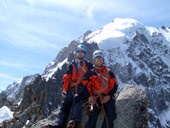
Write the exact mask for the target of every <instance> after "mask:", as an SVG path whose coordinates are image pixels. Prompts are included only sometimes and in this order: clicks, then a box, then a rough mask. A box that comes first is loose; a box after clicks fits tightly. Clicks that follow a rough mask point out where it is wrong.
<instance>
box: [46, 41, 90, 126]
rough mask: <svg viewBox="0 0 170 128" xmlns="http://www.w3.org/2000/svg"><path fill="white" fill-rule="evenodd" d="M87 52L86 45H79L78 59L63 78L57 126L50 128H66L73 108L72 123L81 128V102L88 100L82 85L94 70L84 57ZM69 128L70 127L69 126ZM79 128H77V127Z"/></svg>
mask: <svg viewBox="0 0 170 128" xmlns="http://www.w3.org/2000/svg"><path fill="white" fill-rule="evenodd" d="M86 52H87V50H86V47H85V46H84V45H82V44H81V45H78V46H77V47H76V49H75V51H74V54H75V57H76V59H75V60H73V61H72V63H71V64H70V65H69V67H68V70H67V72H66V73H65V74H64V76H63V91H62V92H63V95H65V98H64V99H63V103H62V106H61V109H60V113H59V115H58V121H57V124H58V125H57V126H51V125H49V126H48V128H65V127H66V123H67V118H68V115H69V111H70V109H71V107H72V116H71V121H75V122H74V123H75V125H79V126H80V120H81V105H82V104H81V103H82V102H81V101H82V100H83V99H88V97H89V92H88V89H87V88H86V87H85V86H84V85H83V84H82V81H83V79H84V77H85V74H86V72H87V71H88V70H90V69H92V68H93V64H92V63H90V62H89V61H87V60H86V59H85V58H84V57H85V54H86ZM67 127H69V126H67ZM76 127H77V126H76Z"/></svg>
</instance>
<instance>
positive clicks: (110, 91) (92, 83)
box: [84, 50, 118, 128]
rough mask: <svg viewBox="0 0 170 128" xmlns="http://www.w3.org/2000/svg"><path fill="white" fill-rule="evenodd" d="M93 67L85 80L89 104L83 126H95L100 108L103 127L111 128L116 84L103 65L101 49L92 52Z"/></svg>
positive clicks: (111, 74)
mask: <svg viewBox="0 0 170 128" xmlns="http://www.w3.org/2000/svg"><path fill="white" fill-rule="evenodd" d="M93 62H94V69H92V70H90V71H88V72H87V74H86V77H85V81H84V83H86V85H87V88H88V91H89V93H90V97H89V98H88V102H89V103H90V105H91V110H90V113H89V119H88V122H87V123H86V127H85V128H95V127H96V122H97V118H98V115H99V113H100V111H101V110H103V111H104V113H105V120H104V123H103V126H104V127H107V128H113V120H114V119H115V118H116V112H115V100H114V94H115V93H116V91H117V88H118V84H117V81H116V78H115V75H114V74H113V72H112V71H111V70H110V69H108V68H107V66H105V65H104V54H103V52H102V51H101V50H96V51H95V52H94V53H93Z"/></svg>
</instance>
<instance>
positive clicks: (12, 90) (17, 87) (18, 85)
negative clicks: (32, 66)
mask: <svg viewBox="0 0 170 128" xmlns="http://www.w3.org/2000/svg"><path fill="white" fill-rule="evenodd" d="M37 76H38V74H35V75H30V76H25V77H22V78H20V79H19V80H18V81H17V82H14V83H13V84H10V85H9V86H8V87H7V89H6V90H5V93H6V95H7V99H8V100H9V101H15V100H16V98H17V97H20V95H21V92H22V91H23V89H24V87H25V86H26V85H27V84H29V83H31V82H32V81H34V80H35V78H36V77H37ZM19 99H20V98H19ZM19 99H18V100H19ZM16 102H17V101H16Z"/></svg>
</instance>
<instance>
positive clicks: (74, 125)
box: [67, 120, 81, 128]
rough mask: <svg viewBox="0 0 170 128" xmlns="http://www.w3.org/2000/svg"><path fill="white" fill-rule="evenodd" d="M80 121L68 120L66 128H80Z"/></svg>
mask: <svg viewBox="0 0 170 128" xmlns="http://www.w3.org/2000/svg"><path fill="white" fill-rule="evenodd" d="M80 122H81V120H70V121H69V122H68V124H67V128H81V125H80Z"/></svg>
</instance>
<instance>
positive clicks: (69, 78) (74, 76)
mask: <svg viewBox="0 0 170 128" xmlns="http://www.w3.org/2000/svg"><path fill="white" fill-rule="evenodd" d="M84 60H85V59H84ZM75 63H76V62H75V60H74V61H73V62H72V64H70V65H69V68H68V70H67V72H66V73H65V74H64V76H63V92H67V91H68V88H69V87H70V86H71V84H72V83H76V82H77V80H78V79H79V77H80V74H81V73H83V71H82V68H80V67H79V71H78V72H76V64H75ZM80 65H81V66H82V67H84V69H85V70H86V72H87V71H88V70H89V69H92V68H93V65H92V64H91V63H90V62H89V61H87V60H85V65H84V66H83V63H81V64H80ZM83 75H84V76H85V74H83ZM83 79H84V77H83ZM81 83H82V82H81Z"/></svg>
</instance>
